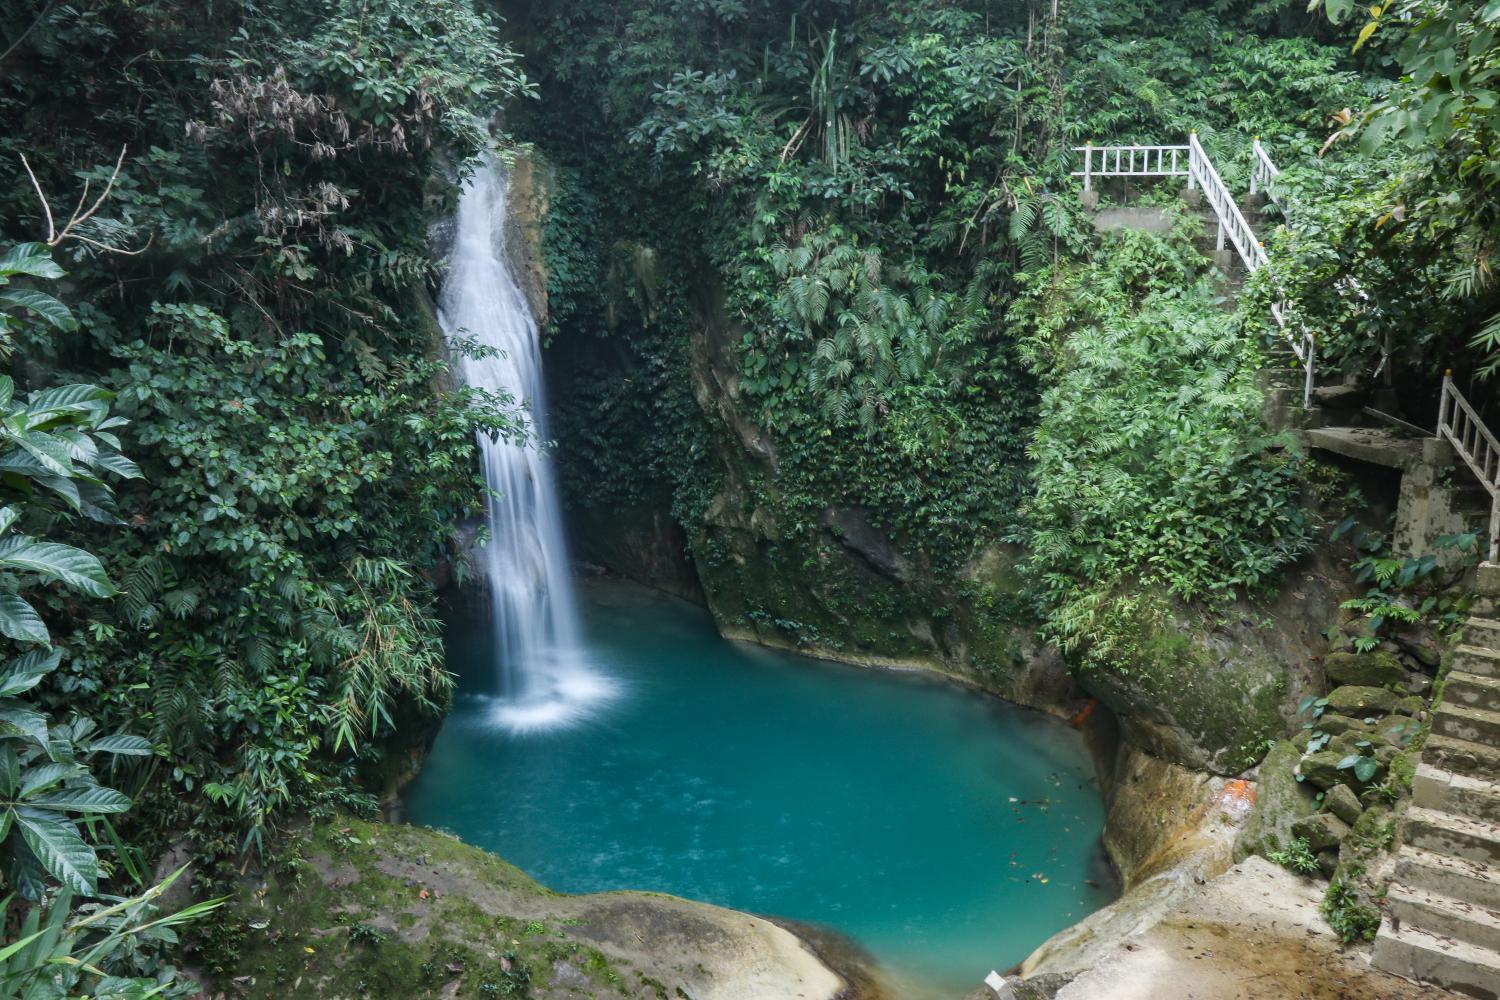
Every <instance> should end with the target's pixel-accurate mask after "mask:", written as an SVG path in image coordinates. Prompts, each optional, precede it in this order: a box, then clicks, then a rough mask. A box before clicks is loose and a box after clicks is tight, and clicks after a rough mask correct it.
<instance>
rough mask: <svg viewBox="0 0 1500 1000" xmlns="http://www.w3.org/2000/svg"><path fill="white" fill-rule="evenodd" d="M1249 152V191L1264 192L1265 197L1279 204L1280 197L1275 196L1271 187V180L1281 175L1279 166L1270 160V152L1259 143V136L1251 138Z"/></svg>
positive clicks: (1253, 192) (1252, 192)
mask: <svg viewBox="0 0 1500 1000" xmlns="http://www.w3.org/2000/svg"><path fill="white" fill-rule="evenodd" d="M1250 153H1251V156H1250V193H1251V194H1260V193H1262V192H1264V193H1265V195H1266V197H1268V198H1270V199H1271V200H1272V201H1274V202H1276V204H1278V205H1279V204H1281V199H1280V198H1278V197H1276V192H1275V191H1274V190H1273V189H1272V187H1271V182H1272V181H1274V180H1276V178H1278V177H1280V176H1281V168H1280V167H1278V166H1276V164H1275V163H1273V162H1272V160H1271V154H1270V153H1267V152H1266V147H1264V146H1262V145H1261V144H1260V136H1256V137H1255V138H1254V139H1253V140H1251V142H1250Z"/></svg>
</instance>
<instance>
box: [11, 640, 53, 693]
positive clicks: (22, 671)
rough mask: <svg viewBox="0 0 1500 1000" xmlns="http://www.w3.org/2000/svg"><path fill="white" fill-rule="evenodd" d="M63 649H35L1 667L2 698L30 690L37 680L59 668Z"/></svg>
mask: <svg viewBox="0 0 1500 1000" xmlns="http://www.w3.org/2000/svg"><path fill="white" fill-rule="evenodd" d="M61 659H62V650H60V649H54V650H49V651H43V650H33V651H32V652H30V653H27V654H26V655H25V656H22V657H18V658H16V659H14V660H11V661H10V662H9V663H7V664H6V665H5V666H4V667H3V668H0V698H9V697H11V696H12V695H17V694H20V693H21V692H23V691H30V690H31V689H32V688H34V687H36V685H37V682H38V681H40V680H41V679H42V678H43V677H45V676H47V675H48V674H49V673H51V672H52V671H54V670H56V669H57V664H58V662H59V661H60V660H61Z"/></svg>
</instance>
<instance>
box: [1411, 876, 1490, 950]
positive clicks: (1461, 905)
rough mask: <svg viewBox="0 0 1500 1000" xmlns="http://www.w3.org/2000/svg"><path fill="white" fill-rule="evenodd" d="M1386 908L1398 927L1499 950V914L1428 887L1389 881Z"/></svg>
mask: <svg viewBox="0 0 1500 1000" xmlns="http://www.w3.org/2000/svg"><path fill="white" fill-rule="evenodd" d="M1385 901H1386V911H1387V912H1388V913H1390V915H1391V916H1392V917H1394V918H1395V919H1396V921H1397V922H1398V923H1399V924H1400V926H1402V927H1415V928H1419V929H1421V930H1424V931H1426V932H1427V933H1429V934H1440V935H1442V936H1443V937H1451V938H1453V939H1454V940H1455V941H1463V942H1465V943H1467V944H1472V945H1478V946H1479V947H1481V948H1487V949H1490V950H1492V951H1493V950H1497V949H1500V913H1496V912H1495V911H1493V910H1488V909H1485V908H1484V907H1482V906H1475V905H1474V904H1473V903H1466V902H1464V901H1463V900H1460V899H1454V898H1452V897H1451V896H1445V895H1443V894H1441V893H1436V892H1432V891H1431V890H1428V889H1414V888H1412V887H1411V886H1407V885H1402V884H1400V883H1398V882H1393V883H1391V887H1390V890H1389V891H1388V892H1387V893H1386V897H1385Z"/></svg>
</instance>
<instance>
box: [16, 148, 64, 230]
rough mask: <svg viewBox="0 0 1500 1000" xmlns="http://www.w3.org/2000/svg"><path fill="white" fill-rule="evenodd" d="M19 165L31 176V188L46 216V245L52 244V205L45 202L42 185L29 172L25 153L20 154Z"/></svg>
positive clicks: (53, 228) (29, 166)
mask: <svg viewBox="0 0 1500 1000" xmlns="http://www.w3.org/2000/svg"><path fill="white" fill-rule="evenodd" d="M21 166H23V167H25V168H26V176H27V177H30V178H31V189H32V190H33V191H35V192H36V199H37V201H39V202H41V203H42V211H43V212H44V213H45V214H46V216H47V245H48V246H52V245H53V244H52V237H53V236H54V235H56V233H57V230H56V228H55V227H54V226H53V225H52V206H51V205H49V204H47V196H46V195H44V194H42V186H41V185H40V184H38V183H37V180H36V174H34V173H32V172H31V164H29V163H27V162H26V154H25V153H22V154H21Z"/></svg>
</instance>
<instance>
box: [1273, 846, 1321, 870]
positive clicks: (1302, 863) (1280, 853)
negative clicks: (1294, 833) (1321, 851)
mask: <svg viewBox="0 0 1500 1000" xmlns="http://www.w3.org/2000/svg"><path fill="white" fill-rule="evenodd" d="M1266 859H1267V860H1268V861H1270V862H1271V863H1272V864H1277V865H1280V866H1281V867H1283V868H1285V869H1286V870H1287V871H1293V872H1296V873H1297V874H1298V875H1312V874H1313V873H1315V872H1316V871H1317V870H1318V859H1317V856H1316V855H1314V854H1313V852H1312V848H1311V847H1310V846H1309V845H1308V843H1307V841H1306V840H1303V839H1302V838H1301V837H1298V838H1296V839H1294V840H1291V841H1288V842H1287V845H1286V846H1285V847H1278V848H1276V849H1275V850H1273V851H1271V852H1269V853H1268V854H1267V855H1266Z"/></svg>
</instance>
